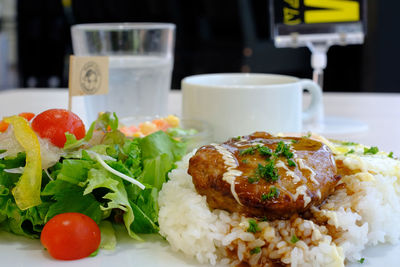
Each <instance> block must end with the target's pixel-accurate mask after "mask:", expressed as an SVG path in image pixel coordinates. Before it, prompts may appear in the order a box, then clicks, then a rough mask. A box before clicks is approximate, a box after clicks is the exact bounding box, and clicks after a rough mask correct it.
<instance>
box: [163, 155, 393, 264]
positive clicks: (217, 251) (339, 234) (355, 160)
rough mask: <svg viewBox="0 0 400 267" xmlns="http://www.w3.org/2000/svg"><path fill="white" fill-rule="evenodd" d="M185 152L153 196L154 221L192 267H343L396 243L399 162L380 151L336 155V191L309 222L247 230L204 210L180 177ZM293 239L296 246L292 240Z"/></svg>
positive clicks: (240, 220)
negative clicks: (202, 266)
mask: <svg viewBox="0 0 400 267" xmlns="http://www.w3.org/2000/svg"><path fill="white" fill-rule="evenodd" d="M193 153H194V152H192V153H191V154H189V155H187V156H185V158H183V160H182V161H181V162H179V163H178V168H177V169H175V170H173V171H172V172H171V173H170V175H169V178H170V180H169V181H168V182H167V183H166V184H164V186H163V189H162V190H161V192H160V197H159V204H160V212H159V224H160V233H161V234H162V235H163V236H164V237H165V238H166V239H167V240H168V242H169V243H170V244H171V247H172V248H173V249H174V250H176V251H181V252H183V253H184V254H186V255H188V256H189V257H193V258H195V259H196V260H197V261H199V262H200V263H210V264H213V265H215V264H221V265H236V264H239V263H240V262H246V263H248V264H250V265H251V266H257V265H259V266H264V265H267V266H268V264H270V263H272V261H274V262H279V263H281V264H286V265H290V266H294V267H296V266H344V264H345V263H346V262H347V261H357V260H359V259H360V258H361V252H362V250H363V249H365V248H366V246H370V245H376V244H378V243H387V242H388V243H392V244H396V243H398V242H399V241H400V161H399V160H394V159H391V158H389V157H387V155H386V154H383V153H378V154H377V155H362V153H358V154H350V155H348V156H345V155H344V153H342V154H341V155H338V156H336V160H339V161H342V162H343V166H345V167H346V169H347V170H348V173H346V175H343V176H342V180H341V183H343V188H342V189H339V190H336V192H335V193H334V194H333V195H331V196H330V197H329V198H328V199H327V201H326V202H325V203H324V204H323V205H322V206H320V207H318V208H316V207H313V208H312V209H311V212H312V215H313V217H312V218H311V219H310V220H306V219H303V218H301V217H298V216H293V217H292V218H291V219H289V220H275V221H268V222H261V221H258V222H257V223H258V227H259V228H260V231H259V232H257V233H250V232H247V229H248V227H249V219H250V218H246V217H244V216H241V215H239V214H237V213H233V214H230V213H228V212H226V211H222V210H213V211H210V209H209V208H208V205H207V201H206V197H205V196H200V195H199V194H197V192H196V190H195V188H194V185H193V183H192V178H191V176H190V175H188V174H187V168H188V161H189V159H190V157H191V156H192V155H193ZM293 236H296V237H297V238H298V239H299V241H297V242H295V243H293V242H292V238H293ZM258 248H259V252H258V253H257V250H258ZM252 250H253V253H251V252H252Z"/></svg>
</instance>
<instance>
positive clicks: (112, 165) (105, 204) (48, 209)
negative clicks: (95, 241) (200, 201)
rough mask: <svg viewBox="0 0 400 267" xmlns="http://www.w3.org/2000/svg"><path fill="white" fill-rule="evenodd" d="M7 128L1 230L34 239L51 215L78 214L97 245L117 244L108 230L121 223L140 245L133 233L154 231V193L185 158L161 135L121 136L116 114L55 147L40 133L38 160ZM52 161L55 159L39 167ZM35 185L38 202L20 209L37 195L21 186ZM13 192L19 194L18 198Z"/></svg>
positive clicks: (1, 138)
mask: <svg viewBox="0 0 400 267" xmlns="http://www.w3.org/2000/svg"><path fill="white" fill-rule="evenodd" d="M35 119H36V118H35ZM6 121H7V120H6ZM9 122H10V124H11V125H12V126H13V127H9V128H10V129H8V130H7V131H5V132H3V133H0V228H1V229H3V230H5V231H9V232H11V233H14V234H17V235H23V236H26V237H30V238H39V237H40V234H41V231H42V229H43V227H44V225H45V224H46V223H47V222H48V221H49V220H50V219H52V218H53V217H54V216H56V215H58V214H62V213H68V212H77V213H82V214H85V215H87V216H89V217H90V218H91V219H93V221H95V222H96V224H98V225H99V226H100V229H101V235H102V240H105V242H104V243H102V246H103V247H106V248H113V247H114V246H115V242H114V241H112V240H115V237H113V235H114V231H113V227H112V225H113V224H121V225H124V228H125V229H126V231H127V233H128V234H129V236H131V237H132V238H134V239H136V240H141V238H140V236H139V235H138V234H142V233H145V234H147V233H157V232H158V230H159V228H158V209H159V208H158V203H157V198H158V193H159V191H160V190H161V188H162V185H163V183H165V182H166V180H167V179H168V176H167V174H168V172H169V171H171V170H172V169H173V168H174V167H175V162H176V161H177V160H179V159H180V158H181V157H182V156H183V154H184V153H185V144H184V143H182V142H180V141H177V140H175V139H173V138H172V137H171V136H170V135H168V134H167V133H165V132H163V131H157V132H154V133H152V134H150V135H147V136H146V137H142V138H140V137H139V138H128V137H126V136H125V135H124V134H122V133H121V132H120V131H119V130H118V118H117V117H116V115H115V114H110V113H103V114H102V115H100V116H99V118H98V119H97V121H95V122H93V124H92V125H91V127H90V129H89V130H88V131H87V132H86V134H85V135H84V137H83V138H77V135H76V134H72V133H70V132H66V133H64V135H65V142H64V145H63V146H62V147H54V149H53V147H52V148H51V149H48V148H46V146H47V147H48V146H52V144H50V145H49V142H48V141H46V140H47V139H46V138H44V139H42V138H40V136H42V135H41V134H40V131H42V130H39V133H37V132H36V134H37V135H38V136H39V139H40V140H39V141H40V149H41V151H40V152H41V158H40V159H38V157H39V156H38V155H37V153H36V156H34V155H33V154H32V151H30V147H33V145H32V144H29V142H27V143H28V144H26V145H25V146H24V145H23V144H22V142H21V141H20V139H18V138H17V142H16V141H15V140H12V139H13V138H15V137H18V136H17V131H16V130H17V129H18V125H17V124H13V123H12V120H9ZM29 125H30V124H29ZM32 126H33V123H32ZM39 126H40V125H39ZM32 128H33V129H35V128H34V127H32ZM13 131H14V132H13ZM21 138H22V139H24V138H25V139H24V140H28V139H26V138H27V137H23V136H22V137H21ZM50 140H51V137H50ZM46 142H47V143H46ZM13 143H15V146H20V147H19V149H15V147H13V145H12V144H13ZM10 144H11V145H10ZM21 146H22V147H21ZM46 149H48V150H46ZM45 150H46V151H45ZM49 155H52V156H55V157H56V160H54V159H53V162H52V163H50V164H49V163H47V164H46V165H47V166H44V162H45V161H47V162H48V161H49V160H46V159H45V158H46V157H48V156H49ZM53 158H54V157H53ZM50 162H51V160H50ZM35 164H36V165H35ZM37 164H41V165H42V167H43V168H39V172H40V174H39V175H37V172H36V175H35V171H33V169H34V167H33V166H36V167H37ZM39 176H40V177H39ZM23 180H24V181H23ZM33 181H35V183H37V182H38V184H39V185H40V186H38V188H37V192H38V194H39V197H38V199H37V200H36V202H34V204H32V205H28V206H22V204H20V202H18V200H19V198H22V199H23V198H26V197H25V196H27V195H30V194H31V195H34V194H35V192H33V191H35V190H36V189H35V187H34V186H29V185H28V186H26V185H24V183H28V184H33ZM24 186H25V187H24ZM21 188H22V189H21ZM39 188H40V192H39ZM18 190H19V191H21V192H22V196H21V195H17V193H18ZM16 200H17V201H16ZM25 200H26V199H25ZM28 202H30V200H28ZM21 203H22V202H21ZM32 203H33V202H32ZM21 207H23V208H21ZM107 240H110V242H107Z"/></svg>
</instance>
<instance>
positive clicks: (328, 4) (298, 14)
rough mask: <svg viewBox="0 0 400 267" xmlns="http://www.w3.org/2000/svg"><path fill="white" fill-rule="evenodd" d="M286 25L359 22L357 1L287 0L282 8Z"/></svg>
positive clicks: (358, 4)
mask: <svg viewBox="0 0 400 267" xmlns="http://www.w3.org/2000/svg"><path fill="white" fill-rule="evenodd" d="M281 8H282V9H281V10H282V11H283V23H284V24H286V25H296V24H301V23H305V24H313V23H335V22H351V21H359V20H360V19H361V18H360V8H361V7H360V2H359V1H355V0H302V1H300V0H285V1H284V4H283V5H282V6H281Z"/></svg>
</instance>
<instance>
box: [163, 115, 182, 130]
mask: <svg viewBox="0 0 400 267" xmlns="http://www.w3.org/2000/svg"><path fill="white" fill-rule="evenodd" d="M165 120H166V121H167V122H168V124H169V125H171V127H178V126H179V118H178V117H177V116H174V115H168V116H167V117H166V118H165Z"/></svg>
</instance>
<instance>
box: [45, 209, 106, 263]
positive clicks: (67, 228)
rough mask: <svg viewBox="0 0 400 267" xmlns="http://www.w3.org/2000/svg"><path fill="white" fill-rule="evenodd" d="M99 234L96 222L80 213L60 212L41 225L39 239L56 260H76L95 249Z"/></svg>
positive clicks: (98, 241)
mask: <svg viewBox="0 0 400 267" xmlns="http://www.w3.org/2000/svg"><path fill="white" fill-rule="evenodd" d="M100 240H101V235H100V229H99V227H98V226H97V224H96V223H95V222H94V221H93V220H92V219H91V218H90V217H88V216H86V215H84V214H82V213H76V212H69V213H62V214H58V215H56V216H54V217H53V218H51V219H50V220H49V221H48V222H47V223H46V225H45V226H44V227H43V230H42V234H41V236H40V241H41V242H42V244H43V246H44V247H45V248H46V249H47V250H48V251H49V253H50V255H51V256H52V257H53V258H55V259H58V260H77V259H81V258H85V257H87V256H89V255H90V254H92V253H93V252H95V251H96V249H97V248H98V247H99V245H100Z"/></svg>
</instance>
